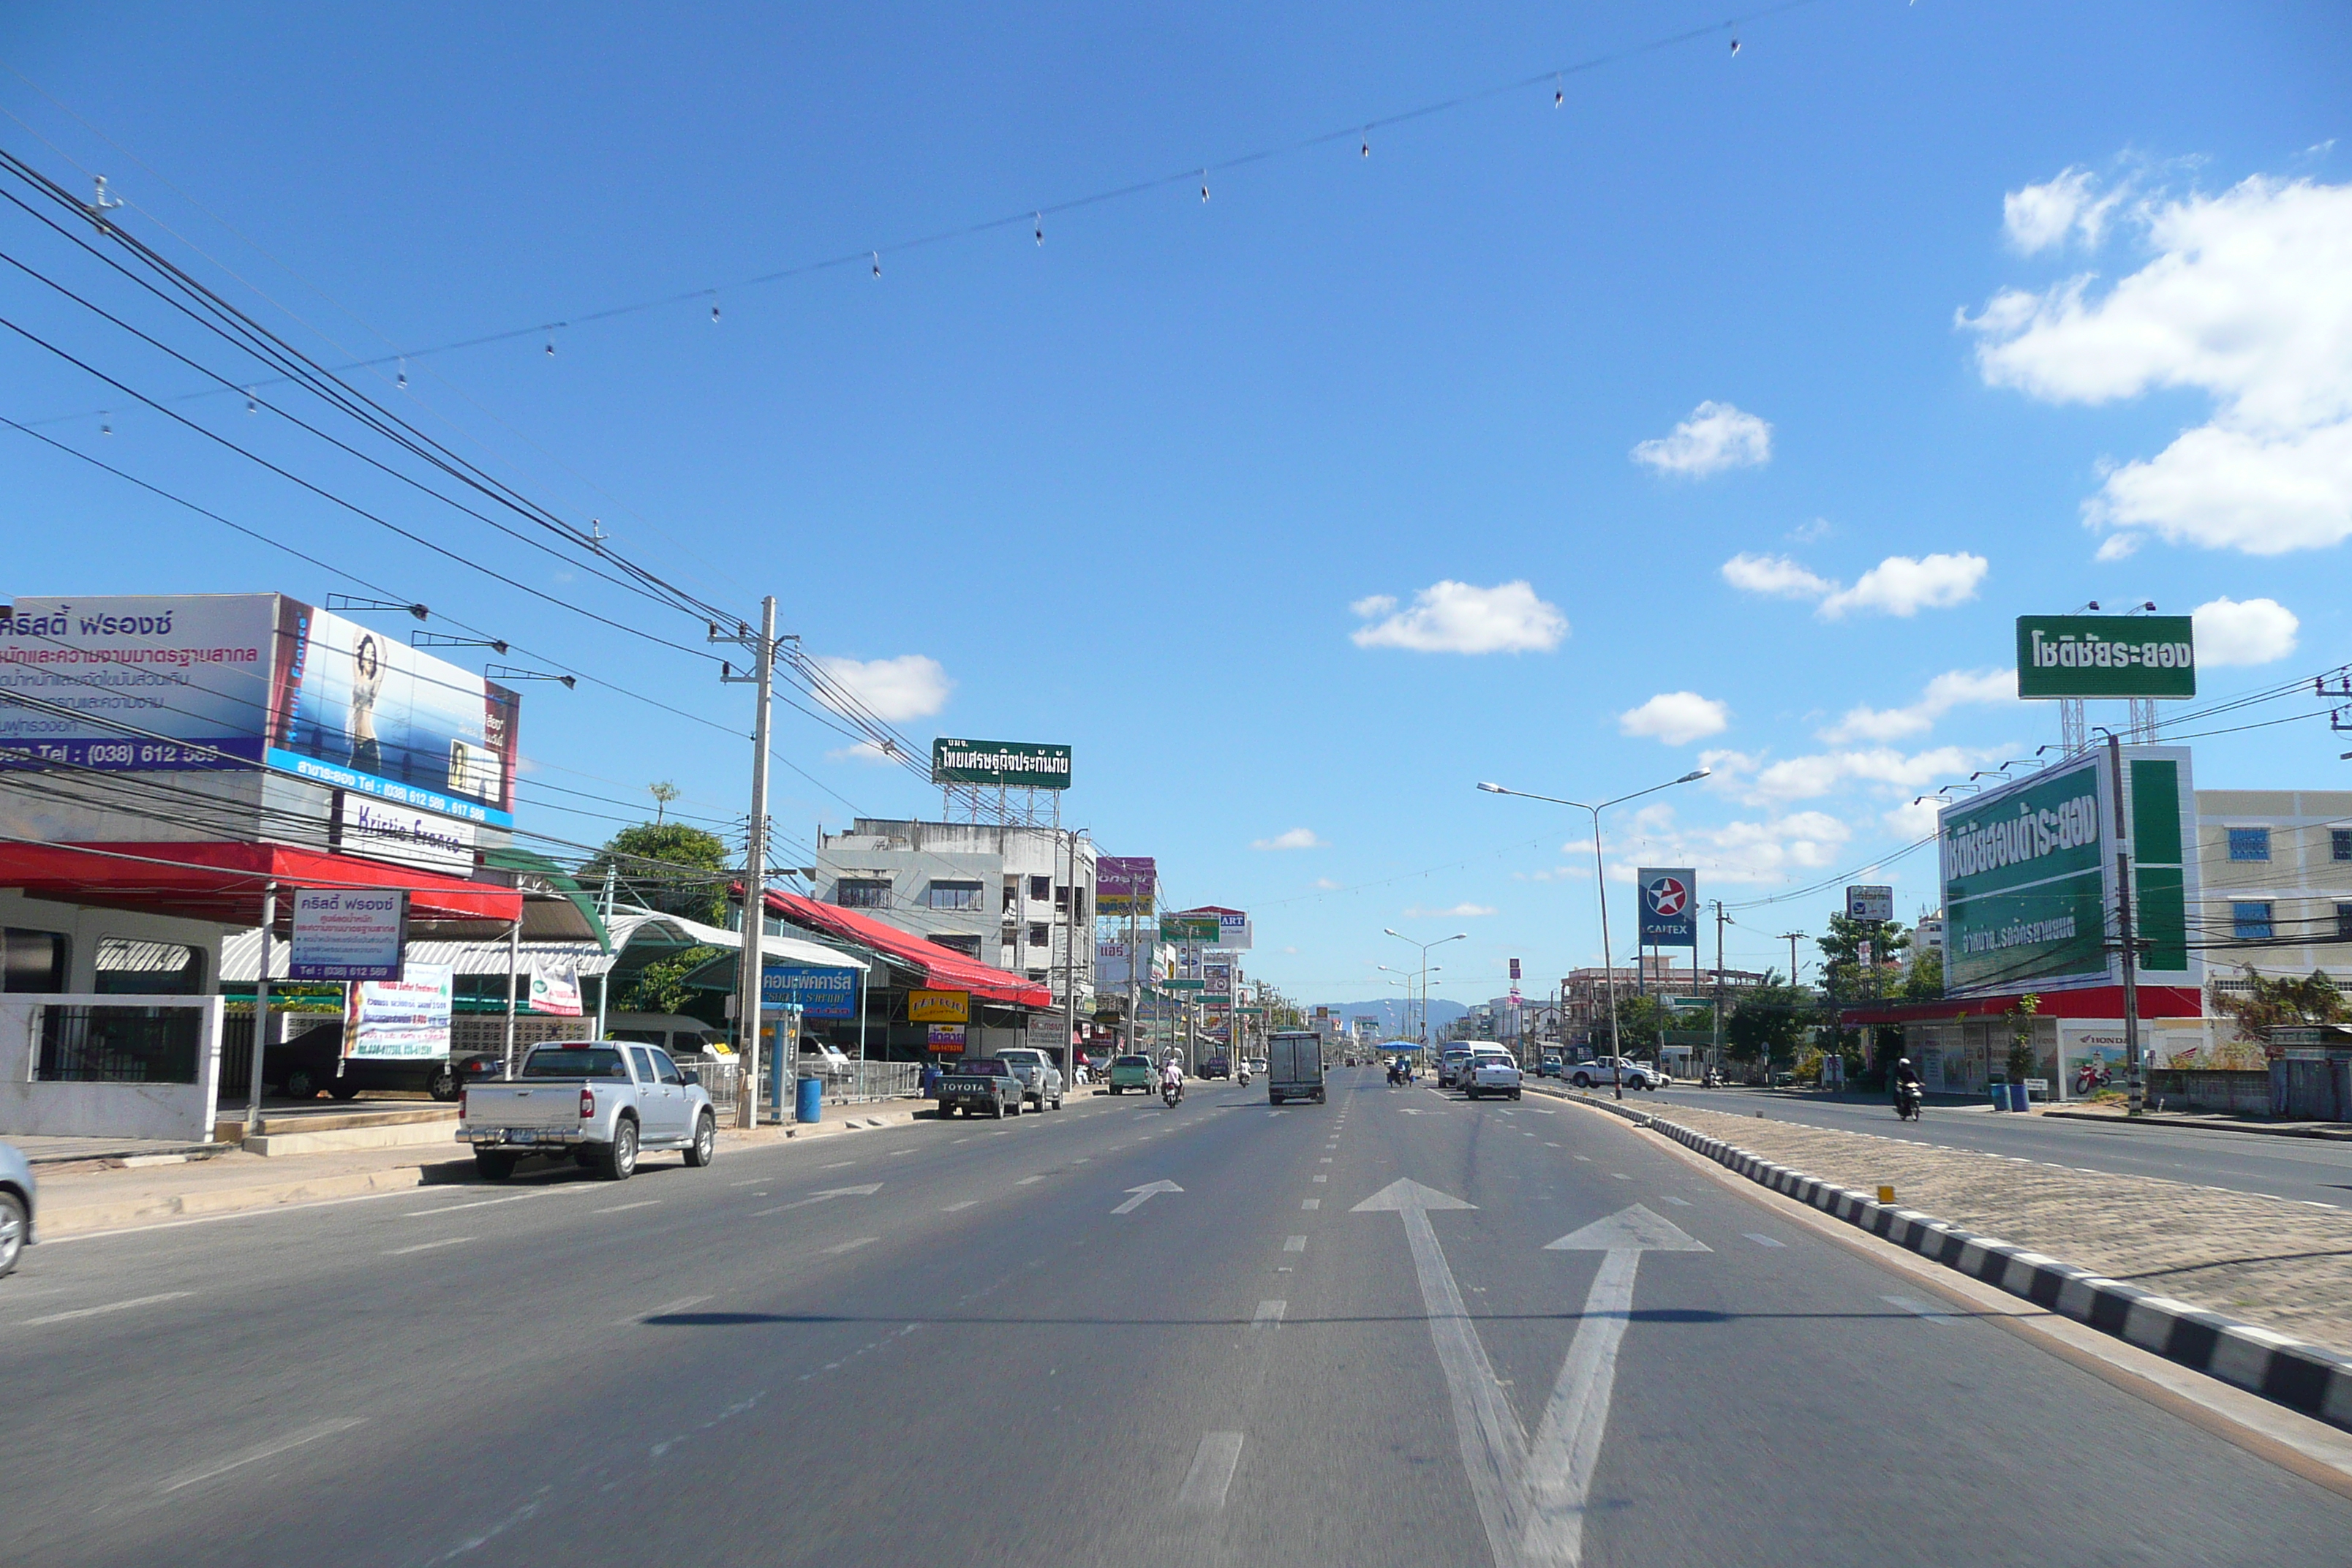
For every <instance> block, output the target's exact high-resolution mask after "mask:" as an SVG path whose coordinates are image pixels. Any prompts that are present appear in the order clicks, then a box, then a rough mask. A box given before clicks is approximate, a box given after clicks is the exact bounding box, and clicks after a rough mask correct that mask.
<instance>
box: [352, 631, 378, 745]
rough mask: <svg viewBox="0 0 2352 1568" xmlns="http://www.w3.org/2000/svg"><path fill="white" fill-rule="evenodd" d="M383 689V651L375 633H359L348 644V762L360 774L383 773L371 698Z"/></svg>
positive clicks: (372, 699) (373, 705) (374, 698)
mask: <svg viewBox="0 0 2352 1568" xmlns="http://www.w3.org/2000/svg"><path fill="white" fill-rule="evenodd" d="M382 692H383V649H382V648H380V647H376V642H375V634H374V633H373V632H370V631H363V632H362V633H361V634H360V635H359V637H357V639H355V640H354V641H353V642H352V702H351V722H350V723H349V724H347V725H345V726H344V729H345V732H346V733H348V734H349V735H350V736H351V740H352V754H351V764H352V766H353V767H355V768H357V769H358V770H359V771H360V772H362V773H373V774H375V775H377V776H378V777H382V776H383V746H382V745H381V744H379V743H378V742H377V741H376V735H375V701H376V698H377V697H378V696H379V695H380V694H381V693H382Z"/></svg>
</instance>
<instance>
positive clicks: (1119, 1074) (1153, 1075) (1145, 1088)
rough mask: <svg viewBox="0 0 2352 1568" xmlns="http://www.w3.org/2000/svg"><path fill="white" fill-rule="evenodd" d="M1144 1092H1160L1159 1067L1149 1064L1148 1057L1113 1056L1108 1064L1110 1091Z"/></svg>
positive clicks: (1118, 1092)
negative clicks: (1134, 1090)
mask: <svg viewBox="0 0 2352 1568" xmlns="http://www.w3.org/2000/svg"><path fill="white" fill-rule="evenodd" d="M1129 1089H1139V1090H1140V1091H1141V1092H1143V1093H1145V1094H1157V1093H1159V1092H1160V1069H1159V1068H1156V1067H1153V1066H1152V1065H1151V1058H1150V1057H1138V1056H1125V1057H1115V1058H1112V1059H1111V1064H1110V1091H1111V1092H1112V1093H1113V1094H1124V1093H1126V1092H1127V1091H1128V1090H1129Z"/></svg>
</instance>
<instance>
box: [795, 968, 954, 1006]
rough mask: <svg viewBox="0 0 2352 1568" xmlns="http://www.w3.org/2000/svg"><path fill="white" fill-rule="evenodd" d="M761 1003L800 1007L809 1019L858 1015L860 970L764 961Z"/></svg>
mask: <svg viewBox="0 0 2352 1568" xmlns="http://www.w3.org/2000/svg"><path fill="white" fill-rule="evenodd" d="M955 994H957V995H962V994H963V993H962V992H957V993H955ZM760 1005H761V1007H762V1008H770V1007H784V1006H797V1007H799V1008H800V1010H801V1015H802V1016H803V1017H808V1018H855V1017H856V1016H857V971H856V970H854V969H831V968H826V967H824V966H821V965H818V964H813V963H770V964H763V965H762V966H761V970H760Z"/></svg>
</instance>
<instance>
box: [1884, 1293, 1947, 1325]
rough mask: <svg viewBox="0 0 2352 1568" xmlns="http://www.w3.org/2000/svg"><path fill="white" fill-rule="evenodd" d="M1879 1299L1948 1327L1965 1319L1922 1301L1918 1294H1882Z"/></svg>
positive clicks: (1891, 1305)
mask: <svg viewBox="0 0 2352 1568" xmlns="http://www.w3.org/2000/svg"><path fill="white" fill-rule="evenodd" d="M1879 1300H1882V1301H1884V1302H1885V1303H1886V1304H1887V1305H1888V1306H1890V1307H1900V1308H1902V1309H1903V1310H1905V1311H1906V1312H1911V1313H1914V1314H1916V1315H1917V1316H1919V1317H1922V1318H1925V1319H1927V1321H1929V1322H1931V1323H1941V1324H1943V1325H1944V1327H1946V1328H1952V1327H1954V1326H1956V1325H1957V1324H1958V1323H1959V1322H1961V1321H1963V1320H1961V1319H1959V1318H1958V1317H1955V1316H1954V1315H1953V1314H1951V1313H1949V1312H1947V1311H1943V1310H1940V1309H1938V1308H1937V1307H1935V1306H1933V1305H1932V1304H1930V1303H1928V1302H1926V1301H1922V1300H1919V1298H1918V1297H1916V1296H1881V1297H1880V1298H1879Z"/></svg>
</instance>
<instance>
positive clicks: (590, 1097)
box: [457, 1040, 719, 1182]
mask: <svg viewBox="0 0 2352 1568" xmlns="http://www.w3.org/2000/svg"><path fill="white" fill-rule="evenodd" d="M457 1137H458V1140H459V1141H460V1142H466V1143H471V1144H472V1145H473V1146H474V1164H475V1166H476V1168H478V1170H479V1171H480V1172H481V1173H482V1174H483V1175H485V1176H488V1178H490V1180H492V1181H494V1182H502V1181H504V1180H506V1179H507V1178H508V1177H509V1176H511V1175H513V1174H514V1168H515V1164H516V1163H517V1162H518V1161H520V1160H522V1159H524V1158H525V1157H527V1156H529V1155H532V1154H554V1155H562V1154H569V1155H571V1156H572V1158H573V1159H574V1160H577V1161H578V1162H579V1163H581V1164H582V1165H583V1166H584V1167H586V1168H587V1169H589V1170H592V1171H593V1172H595V1173H597V1174H598V1175H600V1176H603V1177H604V1179H605V1180H606V1181H610V1182H625V1181H627V1180H628V1179H629V1177H630V1176H631V1175H632V1174H633V1173H635V1170H636V1168H637V1156H638V1155H639V1154H640V1153H642V1152H644V1151H646V1150H648V1149H682V1150H684V1151H685V1152H686V1163H688V1164H689V1165H695V1166H702V1165H708V1164H709V1163H710V1162H711V1161H712V1159H714V1158H715V1157H716V1156H717V1154H718V1152H719V1119H718V1116H717V1115H716V1114H715V1113H714V1112H713V1111H712V1110H711V1109H710V1096H709V1094H708V1093H707V1092H705V1090H704V1089H703V1087H702V1082H701V1079H700V1078H699V1077H698V1075H697V1074H696V1073H694V1072H693V1071H691V1070H684V1071H681V1070H680V1069H679V1068H678V1065H677V1063H676V1062H675V1061H673V1060H671V1059H670V1055H669V1053H668V1052H667V1051H666V1050H663V1049H662V1048H661V1047H659V1046H640V1045H634V1044H629V1043H626V1042H623V1041H618V1040H551V1041H549V1042H548V1043H547V1044H545V1045H541V1046H533V1047H531V1050H530V1055H529V1056H527V1057H525V1058H523V1059H522V1067H521V1068H520V1070H519V1071H518V1072H517V1073H516V1074H515V1076H514V1077H513V1078H511V1079H506V1080H504V1081H502V1082H498V1083H474V1084H467V1086H466V1088H465V1089H464V1090H463V1092H461V1093H460V1094H459V1095H458V1097H457Z"/></svg>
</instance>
